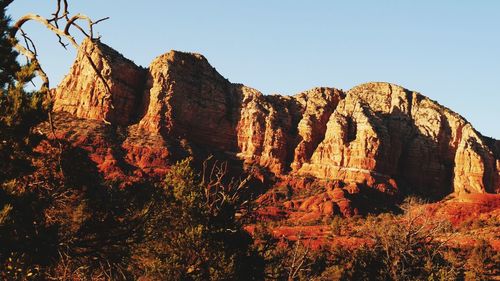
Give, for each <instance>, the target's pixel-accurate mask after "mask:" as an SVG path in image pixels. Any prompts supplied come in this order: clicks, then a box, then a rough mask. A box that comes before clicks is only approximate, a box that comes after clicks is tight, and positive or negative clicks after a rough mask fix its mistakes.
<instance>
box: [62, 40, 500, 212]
mask: <svg viewBox="0 0 500 281" xmlns="http://www.w3.org/2000/svg"><path fill="white" fill-rule="evenodd" d="M85 52H86V53H88V54H89V55H90V57H91V58H92V62H93V63H94V64H95V68H96V69H97V70H98V71H99V72H100V74H101V76H102V77H99V76H98V75H96V72H95V70H94V67H92V65H91V62H90V61H89V60H88V59H87V57H86V56H85ZM101 78H104V80H105V81H106V84H107V85H108V87H109V89H110V91H109V92H108V91H107V89H106V86H105V85H104V83H103V82H102V80H101ZM54 111H55V112H66V113H68V114H69V115H68V114H59V116H64V117H59V118H56V121H57V122H58V123H57V122H56V123H57V124H58V126H59V128H60V129H59V131H58V134H59V135H60V136H61V137H64V138H66V139H68V140H70V141H72V142H73V143H75V145H80V146H86V147H87V148H88V149H89V151H90V152H91V153H93V155H95V153H96V152H95V151H96V150H99V151H100V152H99V157H97V156H96V157H94V158H95V161H96V163H97V164H98V165H100V166H99V167H100V169H101V171H103V172H104V173H105V176H108V177H109V176H110V173H109V170H112V171H114V172H113V175H114V176H115V177H116V176H117V175H118V177H121V178H123V179H125V178H130V177H131V175H135V176H139V177H140V176H144V175H153V176H154V175H159V174H161V173H162V171H164V169H165V168H166V167H168V165H169V164H170V163H172V161H175V160H177V159H180V158H182V157H185V156H187V155H193V156H195V157H197V156H198V157H202V156H206V155H208V154H210V153H214V154H217V155H222V157H223V158H226V159H228V160H231V161H233V160H234V161H241V162H242V163H243V165H242V166H243V167H249V166H258V167H261V168H263V169H265V170H267V171H268V172H269V173H268V174H269V175H271V177H272V178H273V180H274V182H275V183H276V182H278V183H281V184H282V185H283V186H288V187H289V188H292V189H293V190H297V189H300V188H312V187H311V186H315V188H318V186H321V188H323V189H322V190H323V191H322V192H324V194H323V195H321V192H313V193H315V195H314V196H312V197H314V198H316V199H311V200H310V201H308V203H307V204H306V205H303V203H304V201H305V200H306V199H307V198H299V201H300V202H301V203H300V204H299V203H297V202H295V203H293V202H292V201H293V200H292V201H290V200H288V201H287V200H284V201H286V202H284V203H283V205H282V207H283V208H288V209H293V210H300V209H301V208H302V209H303V210H316V212H317V213H321V212H323V213H332V212H333V211H332V210H334V209H336V210H340V212H342V213H345V214H350V213H352V212H353V208H350V207H345V206H343V205H342V204H344V205H346V203H339V202H348V203H347V205H349V202H350V200H355V198H350V196H352V195H355V194H359V193H360V192H362V191H363V190H372V191H376V192H378V193H381V194H387V195H389V196H393V195H398V194H401V193H408V192H416V193H419V194H422V195H426V196H429V197H430V198H435V199H439V198H443V197H444V196H446V195H448V194H451V193H454V194H465V193H498V192H499V191H500V144H499V141H496V140H493V139H489V138H485V137H483V136H482V135H481V134H480V133H478V132H477V131H476V130H475V129H474V128H473V127H472V125H471V124H470V123H468V122H467V121H466V120H465V119H464V118H462V117H461V116H459V115H458V114H456V113H454V112H453V111H451V110H449V109H447V108H445V107H443V106H441V105H439V104H438V103H437V102H435V101H432V100H431V99H429V98H427V97H425V96H423V95H421V94H419V93H416V92H413V91H410V90H407V89H404V88H402V87H400V86H397V85H393V84H389V83H366V84H363V85H360V86H357V87H354V88H353V89H351V90H349V91H346V92H345V91H342V90H339V89H334V88H314V89H312V90H309V91H306V92H303V93H300V94H297V95H295V96H279V95H272V96H266V95H263V94H262V93H260V92H259V91H257V90H255V89H252V88H249V87H246V86H244V85H241V84H232V83H230V82H229V81H227V80H226V79H225V78H224V77H222V76H221V75H220V74H219V73H218V72H217V71H216V70H215V69H214V68H213V67H212V66H210V64H209V63H208V61H207V60H206V59H205V58H204V57H203V56H202V55H199V54H190V53H182V52H177V51H171V52H169V53H166V54H164V55H161V56H159V57H157V58H156V59H155V60H154V61H153V62H152V63H151V65H150V67H149V69H147V70H146V69H143V68H141V67H139V66H137V65H135V64H134V63H133V62H132V61H130V60H128V59H125V58H124V57H123V56H122V55H120V54H119V53H118V52H116V51H114V50H113V49H111V48H110V47H108V46H106V45H104V44H102V43H100V42H92V41H90V40H86V41H84V43H83V44H82V47H81V50H80V52H79V54H78V57H77V59H76V61H75V63H74V65H73V66H72V68H71V71H70V73H69V74H68V75H67V76H66V77H65V79H64V80H63V81H62V83H61V84H60V85H59V87H58V88H57V89H56V90H55V100H54ZM68 120H70V121H68ZM76 120H78V122H76ZM68 122H70V123H71V122H75V123H74V124H84V123H85V122H87V123H92V124H94V125H92V126H90V125H88V126H87V125H84V127H85V128H93V127H95V128H97V127H109V128H111V129H108V130H112V131H113V130H114V131H113V134H115V135H116V132H117V130H121V131H120V132H122V133H121V135H122V138H121V139H119V140H117V138H116V136H109V134H108V135H107V136H105V135H104V134H103V133H102V131H89V130H75V129H71V127H72V126H71V125H68V124H70V123H68ZM107 123H111V125H109V124H107ZM65 124H66V125H65ZM75 126H76V125H75ZM80 126H81V125H80ZM103 130H104V129H103ZM113 134H111V135H113ZM99 136H103V137H102V138H101V139H102V140H104V141H103V142H101V143H100V144H99V143H95V139H96V138H98V137H99ZM110 139H111V140H110ZM75 140H79V141H78V142H75ZM106 142H110V143H106ZM96 145H97V146H103V147H107V148H108V149H97V148H96V147H95V146H96ZM117 151H119V153H117ZM119 163H125V164H126V165H125V164H123V165H119ZM235 163H237V162H235ZM107 171H108V172H107ZM306 179H307V180H310V181H312V182H314V183H315V184H313V185H308V184H304V182H306V181H307V180H306ZM278 185H279V184H278ZM329 192H330V193H329ZM268 197H269V194H268V195H267V197H266V196H264V197H263V198H262V199H261V201H262V202H264V201H266V200H267V199H269V198H268ZM271 197H272V196H271ZM312 197H311V198H312ZM266 198H267V199H266ZM342 198H344V199H345V200H347V201H342V200H344V199H342ZM293 199H294V200H295V199H296V198H293ZM341 199H342V200H341ZM314 200H316V201H314ZM282 201H283V200H282ZM328 202H329V203H328ZM311 206H313V207H311ZM342 210H343V211H342Z"/></svg>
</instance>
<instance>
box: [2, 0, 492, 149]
mask: <svg viewBox="0 0 500 281" xmlns="http://www.w3.org/2000/svg"><path fill="white" fill-rule="evenodd" d="M70 2H71V3H70V5H71V6H70V12H72V13H77V12H81V13H85V14H87V15H89V16H91V17H92V18H94V19H98V18H101V17H105V16H109V17H111V18H110V20H108V21H106V22H102V23H101V24H99V25H98V26H97V27H96V31H98V32H99V34H101V35H102V40H103V42H105V43H107V44H108V45H111V46H112V47H114V48H115V49H117V50H118V51H120V52H121V53H123V54H124V55H125V56H126V57H128V58H130V59H132V60H134V61H135V62H136V63H137V64H140V65H143V66H148V65H149V63H150V62H151V60H152V59H153V58H154V57H156V56H158V55H160V54H163V53H165V52H167V51H169V50H170V49H176V50H181V51H190V52H198V53H202V54H203V55H205V56H206V57H207V58H208V60H209V61H210V63H211V64H212V65H213V66H214V67H216V68H217V70H218V71H219V72H220V73H221V74H222V75H224V76H225V77H226V78H228V79H229V80H230V81H232V82H239V83H244V84H246V85H248V86H251V87H254V88H257V89H259V90H260V91H262V92H263V93H265V94H270V93H281V94H295V93H297V92H300V91H303V90H306V89H309V88H312V87H314V86H331V87H337V88H341V89H346V90H347V89H349V88H351V87H353V86H355V85H357V84H360V83H364V82H369V81H387V82H392V83H396V84H399V85H401V86H404V87H406V88H408V89H411V90H415V91H419V92H421V93H422V94H424V95H426V96H429V97H430V98H432V99H434V100H437V101H438V102H439V103H441V104H443V105H445V106H447V107H449V108H451V109H453V110H454V111H456V112H458V113H460V114H461V115H462V116H464V117H466V118H467V119H468V120H469V121H470V122H471V123H472V124H473V125H474V126H475V127H476V128H477V129H478V130H479V131H480V132H481V133H483V134H484V135H487V136H492V137H495V138H497V139H500V107H499V106H500V87H499V85H500V1H495V0H490V1H487V0H483V1H472V0H471V1H462V0H440V1H436V0H419V1H410V0H406V1H405V0H397V1H396V0H393V1H326V0H325V1H305V0H302V1H299V0H297V1H293V0H286V1H285V0H282V1H278V0H252V1H236V0H213V1H206V0H199V1H192V0H182V1H167V0H149V1H146V0H145V1H130V0H120V1H118V0H85V1H82V0H79V1H72V0H70ZM53 3H55V0H51V1H50V0H15V1H14V3H13V4H12V5H11V6H10V8H9V12H10V14H11V15H12V17H13V18H16V17H19V16H20V15H22V14H24V13H27V12H36V13H39V14H42V15H49V14H50V12H51V11H52V10H53V6H54V5H53ZM26 30H27V31H28V33H29V34H30V35H31V36H32V37H33V38H34V39H35V40H36V41H37V44H39V49H40V53H41V56H42V64H43V65H44V67H45V68H46V70H47V72H48V73H49V75H50V76H51V78H52V83H53V86H54V85H55V84H57V83H58V82H59V81H60V80H61V79H62V77H63V76H64V75H65V74H66V73H67V71H68V69H69V67H70V65H71V62H72V60H73V59H74V56H75V52H74V51H72V50H71V51H65V50H64V49H62V48H60V47H59V46H58V44H57V40H56V38H55V37H54V36H53V35H51V34H50V33H49V32H46V31H44V29H43V28H41V27H38V26H37V25H36V24H34V23H32V24H30V28H27V29H26Z"/></svg>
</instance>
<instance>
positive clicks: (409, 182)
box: [370, 92, 456, 200]
mask: <svg viewBox="0 0 500 281" xmlns="http://www.w3.org/2000/svg"><path fill="white" fill-rule="evenodd" d="M408 94H410V93H409V92H408ZM372 114H374V115H375V116H376V118H375V119H373V118H370V120H371V122H372V126H373V128H375V129H376V131H377V134H379V135H381V136H385V137H386V138H380V139H379V140H380V142H381V145H380V149H379V151H378V153H377V155H376V163H377V164H376V167H375V170H376V171H381V172H382V173H386V174H388V175H390V176H391V177H392V178H394V179H395V180H396V181H397V184H398V187H399V188H400V190H401V191H402V192H403V193H404V194H407V195H410V194H415V195H418V196H422V197H425V198H429V199H431V200H440V199H442V198H444V197H445V196H447V195H448V194H450V193H452V192H453V168H454V164H453V163H454V157H455V152H456V150H454V149H452V148H451V147H450V146H449V143H450V138H451V128H450V125H449V123H448V121H447V120H446V118H441V122H440V128H439V132H438V134H437V135H436V136H435V138H431V137H429V136H427V135H425V134H424V133H423V132H421V131H420V129H419V128H418V127H417V125H416V124H415V121H414V120H413V118H412V117H411V116H408V114H406V113H405V112H401V111H400V110H399V109H398V108H393V109H392V112H391V113H389V114H386V113H381V112H372ZM373 120H381V121H382V122H381V124H380V123H375V122H374V121H373ZM381 126H382V127H381Z"/></svg>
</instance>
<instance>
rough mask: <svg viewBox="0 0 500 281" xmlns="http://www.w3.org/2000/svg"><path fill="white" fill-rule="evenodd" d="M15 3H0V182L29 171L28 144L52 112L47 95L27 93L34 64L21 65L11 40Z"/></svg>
mask: <svg viewBox="0 0 500 281" xmlns="http://www.w3.org/2000/svg"><path fill="white" fill-rule="evenodd" d="M10 3H12V0H7V1H2V2H0V6H1V7H0V8H1V9H0V13H1V14H0V28H1V30H0V62H1V64H0V67H1V68H0V91H1V92H0V160H1V161H0V183H1V180H5V179H9V178H12V177H15V176H16V175H17V174H18V173H19V172H21V171H20V170H22V169H23V168H25V166H26V165H23V163H22V162H25V161H24V160H25V159H26V158H27V154H28V153H29V151H30V149H29V146H28V145H27V144H28V142H29V141H30V140H29V136H30V134H29V133H30V130H31V128H32V127H33V126H34V125H36V124H38V123H39V122H40V121H42V120H43V119H44V118H45V116H46V110H47V109H48V104H47V102H46V101H47V99H46V98H45V96H46V95H45V93H41V92H37V91H32V92H28V91H26V90H25V85H26V84H27V83H28V82H30V81H31V80H32V79H33V78H34V76H35V66H34V65H30V64H27V65H20V64H19V63H18V62H17V60H16V59H17V56H18V53H17V52H16V51H15V50H14V44H15V41H14V40H15V39H12V38H11V37H10V34H9V33H10V31H11V27H10V18H9V17H8V16H7V15H6V8H7V6H8V5H9V4H10Z"/></svg>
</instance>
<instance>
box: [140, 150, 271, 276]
mask: <svg viewBox="0 0 500 281" xmlns="http://www.w3.org/2000/svg"><path fill="white" fill-rule="evenodd" d="M207 194H209V192H208V190H207V186H206V185H204V184H203V182H202V181H201V180H200V179H199V178H198V177H197V175H196V173H195V172H194V170H193V169H192V168H191V164H190V159H186V160H184V161H181V162H179V163H178V164H176V165H174V166H172V167H171V170H170V171H169V173H168V174H167V176H166V179H165V181H164V183H163V184H162V185H161V188H160V189H158V193H156V194H155V195H154V197H153V199H152V201H151V205H150V208H149V210H148V213H149V215H148V220H147V222H146V225H145V228H144V229H145V236H144V237H145V239H144V240H143V241H141V243H139V244H138V245H137V247H136V255H135V256H141V257H142V259H141V261H140V262H138V263H137V264H136V266H137V268H138V271H139V272H140V273H139V274H140V275H143V276H148V277H153V278H160V279H162V280H253V279H257V280H259V279H262V276H261V275H260V274H259V269H258V268H255V267H253V265H255V264H257V263H256V258H255V257H254V256H253V255H252V253H251V251H250V245H251V242H252V240H251V238H250V237H249V236H248V234H247V233H246V232H244V231H243V230H242V229H241V226H240V225H239V223H238V222H237V221H236V220H235V218H234V210H235V208H230V207H228V206H223V204H222V205H218V206H219V207H217V208H212V207H210V206H215V205H213V204H210V200H211V199H210V198H209V197H208V196H207ZM220 207H222V208H220ZM224 210H225V211H224ZM228 210H232V211H228Z"/></svg>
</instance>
